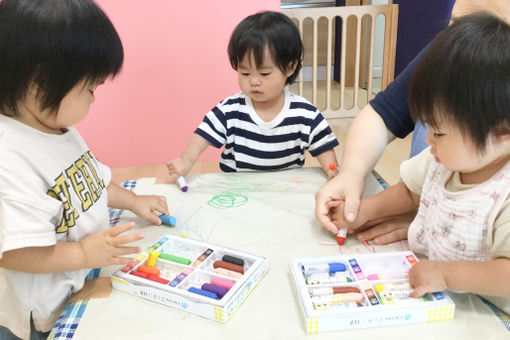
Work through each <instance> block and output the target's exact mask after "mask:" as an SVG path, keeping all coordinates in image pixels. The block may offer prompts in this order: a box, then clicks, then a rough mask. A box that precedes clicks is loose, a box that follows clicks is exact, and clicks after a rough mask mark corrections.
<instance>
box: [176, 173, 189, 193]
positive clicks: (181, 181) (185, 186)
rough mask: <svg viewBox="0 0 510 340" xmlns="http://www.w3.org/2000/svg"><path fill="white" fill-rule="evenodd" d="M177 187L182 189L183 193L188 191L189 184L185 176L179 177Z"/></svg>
mask: <svg viewBox="0 0 510 340" xmlns="http://www.w3.org/2000/svg"><path fill="white" fill-rule="evenodd" d="M177 185H178V186H179V188H181V191H182V192H186V191H188V184H187V183H186V180H185V179H184V176H179V177H177Z"/></svg>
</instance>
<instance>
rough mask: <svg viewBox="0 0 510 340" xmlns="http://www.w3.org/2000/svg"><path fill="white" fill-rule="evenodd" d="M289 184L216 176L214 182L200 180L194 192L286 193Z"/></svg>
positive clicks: (262, 179)
mask: <svg viewBox="0 0 510 340" xmlns="http://www.w3.org/2000/svg"><path fill="white" fill-rule="evenodd" d="M250 175H251V176H250ZM289 187H290V183H281V182H278V181H276V180H273V179H265V178H260V177H255V178H254V177H253V175H252V174H241V173H238V174H228V175H223V176H218V175H217V176H216V177H215V178H214V181H211V180H207V179H201V180H200V181H197V182H196V183H195V186H194V190H195V192H210V191H217V192H225V191H227V192H236V193H240V192H241V193H247V192H266V191H288V190H289Z"/></svg>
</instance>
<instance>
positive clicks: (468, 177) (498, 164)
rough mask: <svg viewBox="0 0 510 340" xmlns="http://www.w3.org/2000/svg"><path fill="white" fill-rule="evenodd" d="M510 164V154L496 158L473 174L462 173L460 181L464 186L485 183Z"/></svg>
mask: <svg viewBox="0 0 510 340" xmlns="http://www.w3.org/2000/svg"><path fill="white" fill-rule="evenodd" d="M508 162H510V152H509V153H507V154H503V155H502V156H501V157H498V158H496V159H495V160H494V161H493V162H491V163H489V164H487V165H486V166H484V167H483V168H481V169H478V170H476V171H472V172H460V181H461V182H462V183H463V184H478V183H483V182H485V181H486V180H488V179H489V178H491V177H492V176H494V175H495V174H496V173H497V172H498V171H499V170H501V168H503V167H504V166H505V165H506V164H507V163H508Z"/></svg>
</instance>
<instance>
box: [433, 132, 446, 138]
mask: <svg viewBox="0 0 510 340" xmlns="http://www.w3.org/2000/svg"><path fill="white" fill-rule="evenodd" d="M442 136H444V133H440V132H434V137H436V138H439V137H442Z"/></svg>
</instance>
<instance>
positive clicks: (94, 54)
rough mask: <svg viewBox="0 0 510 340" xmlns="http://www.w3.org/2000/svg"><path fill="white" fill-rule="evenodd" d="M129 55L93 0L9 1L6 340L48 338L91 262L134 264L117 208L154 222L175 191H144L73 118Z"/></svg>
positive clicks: (1, 243)
mask: <svg viewBox="0 0 510 340" xmlns="http://www.w3.org/2000/svg"><path fill="white" fill-rule="evenodd" d="M122 62H123V48H122V43H121V41H120V39H119V36H118V35H117V32H116V30H115V28H114V27H113V25H112V23H111V22H110V20H109V19H108V17H107V16H106V15H105V13H103V11H102V10H101V9H100V8H99V7H98V6H97V5H96V4H95V3H94V1H92V0H66V1H62V0H3V1H1V2H0V79H2V80H1V81H0V339H18V338H23V339H29V338H30V339H42V338H44V339H45V338H46V337H47V336H48V333H49V331H50V330H51V328H52V327H53V325H54V324H55V322H56V320H57V318H58V316H59V314H60V312H61V310H62V308H63V306H64V304H65V303H66V301H67V299H68V298H69V296H70V295H71V294H72V293H74V292H77V291H79V290H80V289H81V288H82V287H83V285H84V281H85V277H86V276H87V274H88V273H89V272H90V269H91V268H96V267H103V266H108V265H125V264H127V263H128V262H129V261H130V259H129V258H124V257H122V256H123V255H127V254H136V253H138V252H139V251H140V250H139V247H134V246H127V245H126V244H128V243H130V242H133V241H137V240H140V239H142V238H143V235H142V234H141V233H135V234H126V233H125V232H126V231H128V230H130V229H132V228H133V227H134V223H128V224H125V225H121V226H116V227H113V228H109V212H108V206H110V207H113V208H119V209H130V210H132V211H133V212H134V213H135V214H137V215H138V216H140V217H142V218H145V219H147V220H149V221H150V222H152V223H154V224H160V223H161V222H160V220H159V218H158V217H157V216H156V215H154V214H153V210H158V211H159V212H162V213H168V207H167V203H166V200H165V198H164V197H159V196H138V195H135V194H134V193H133V192H131V191H129V190H126V189H123V188H121V187H120V186H119V185H117V184H114V183H112V182H110V179H111V172H110V169H109V168H108V167H106V166H105V165H103V164H102V163H101V162H99V161H98V160H97V159H96V158H95V157H94V155H93V154H92V153H91V151H90V150H89V148H88V147H87V145H86V144H85V142H84V140H83V139H82V138H81V136H80V135H79V133H78V131H77V130H76V129H74V128H73V127H72V126H73V125H75V124H77V123H78V122H80V121H81V120H82V119H83V118H84V117H85V116H86V115H87V113H88V112H89V108H90V105H91V104H92V103H93V101H94V91H95V90H96V89H97V87H98V86H99V85H101V84H102V83H103V82H104V81H105V79H106V78H108V77H110V76H112V77H113V76H115V75H116V74H117V73H118V72H119V70H120V68H121V66H122Z"/></svg>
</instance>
